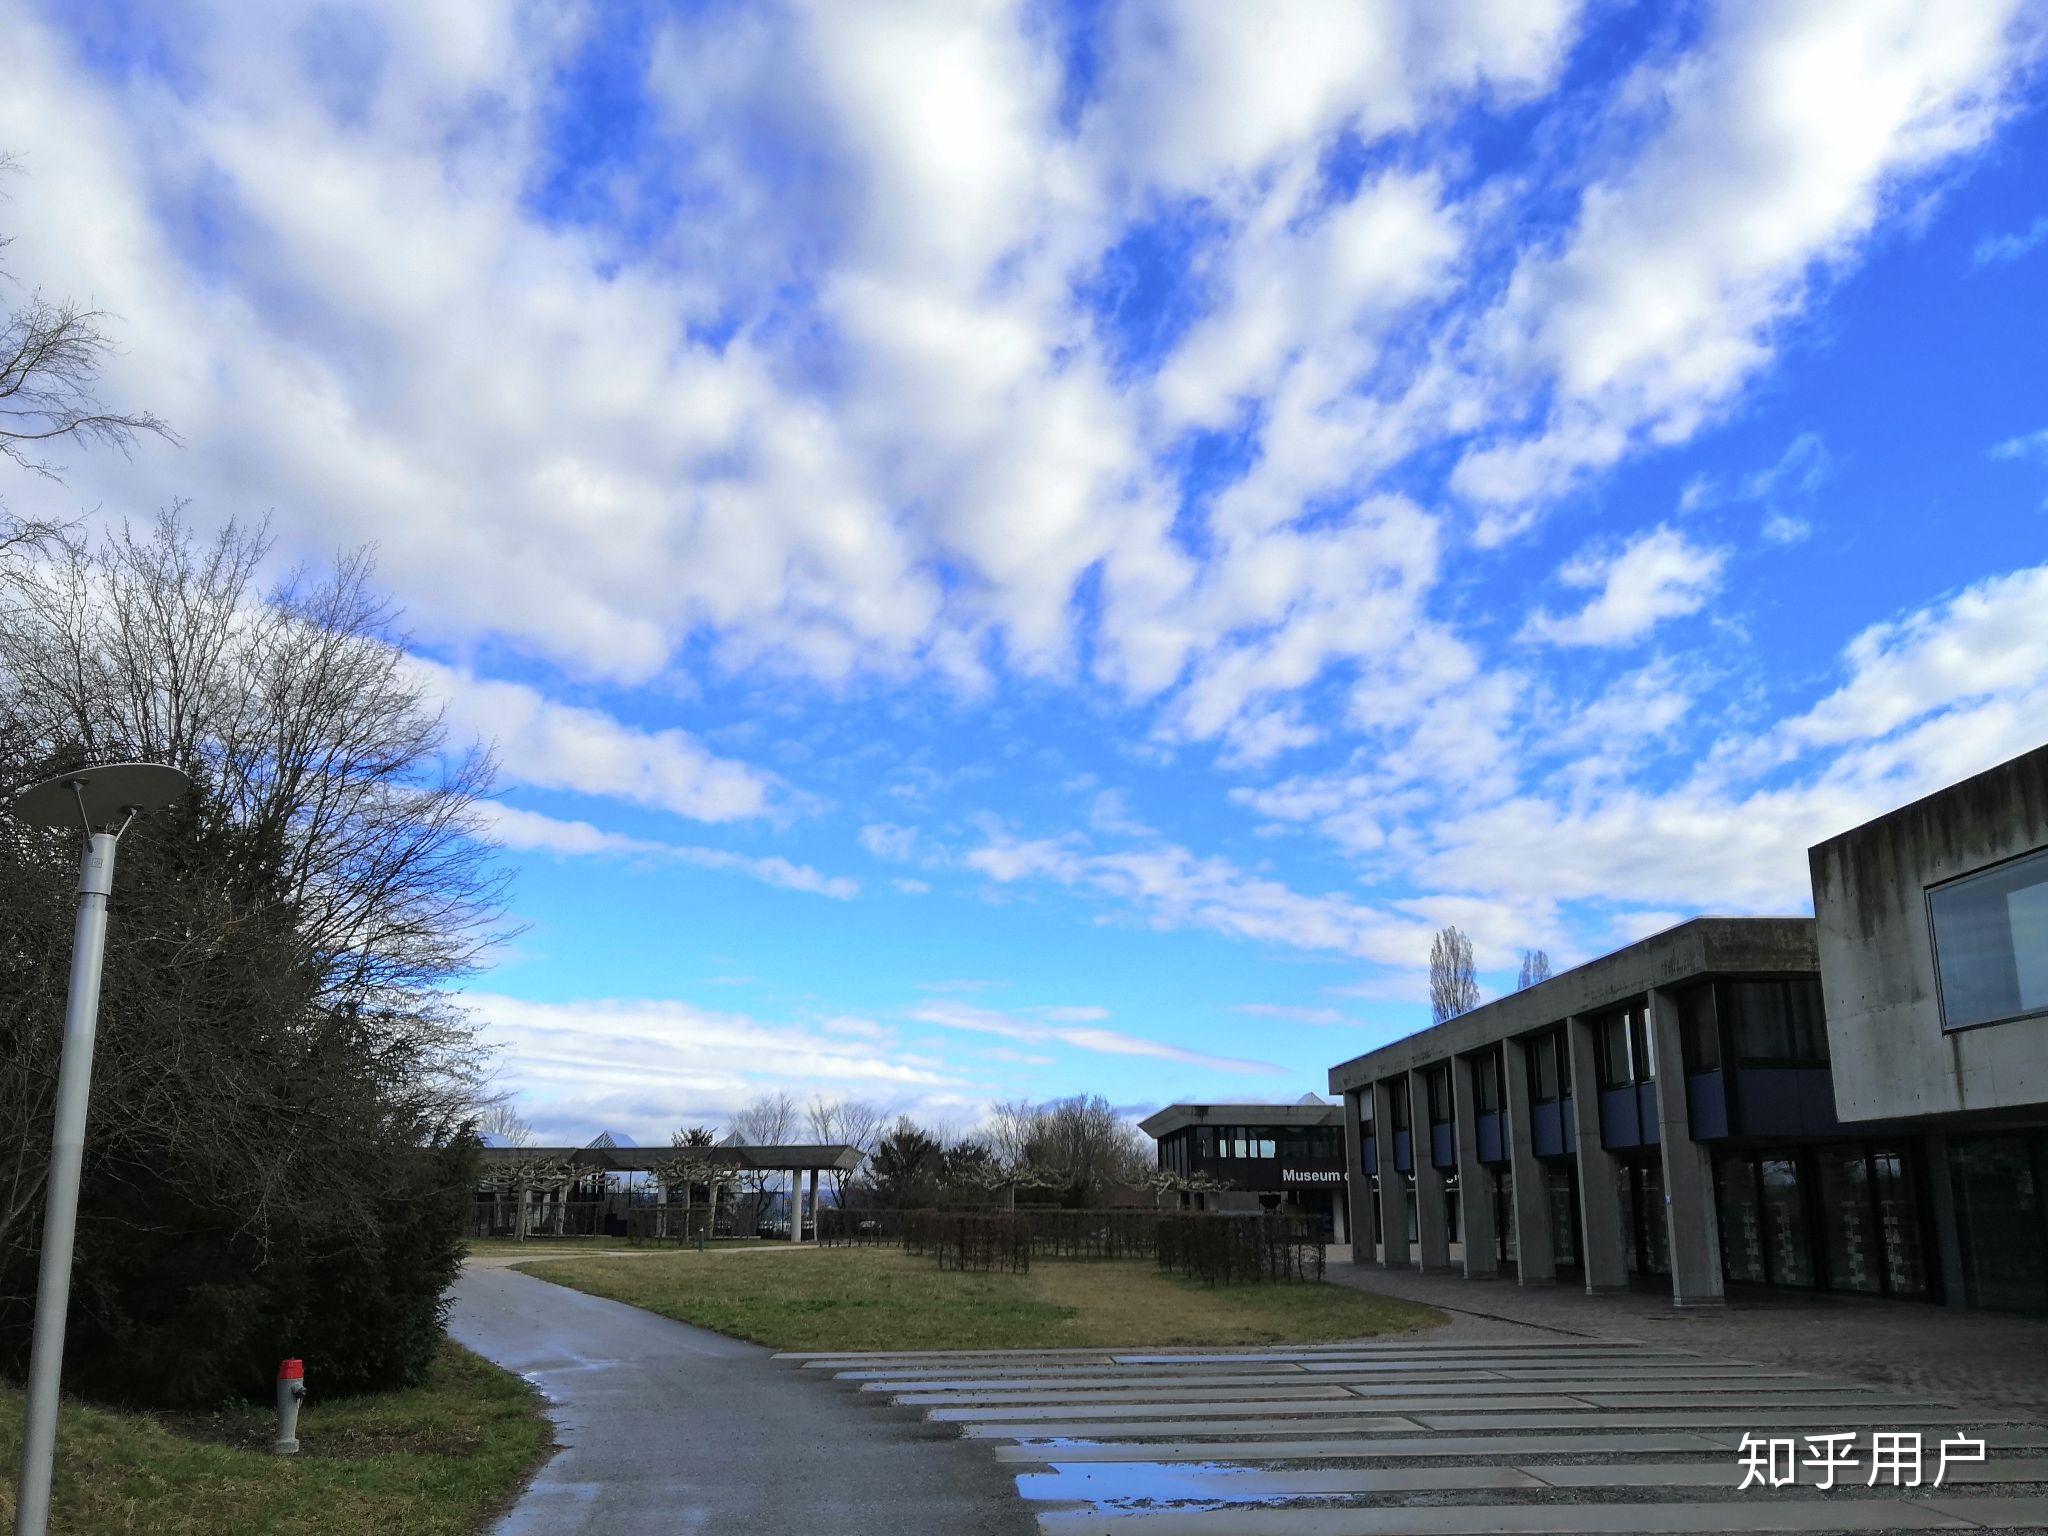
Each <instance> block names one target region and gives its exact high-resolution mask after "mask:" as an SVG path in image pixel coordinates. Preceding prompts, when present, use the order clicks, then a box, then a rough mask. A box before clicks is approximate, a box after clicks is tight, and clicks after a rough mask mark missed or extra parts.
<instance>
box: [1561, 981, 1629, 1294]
mask: <svg viewBox="0 0 2048 1536" xmlns="http://www.w3.org/2000/svg"><path fill="white" fill-rule="evenodd" d="M1564 1027H1565V1038H1566V1039H1567V1040H1569V1041H1570V1042H1571V1051H1570V1055H1571V1068H1572V1147H1573V1149H1574V1150H1575V1151H1576V1152H1577V1153H1578V1159H1579V1233H1580V1240H1581V1241H1582V1242H1583V1243H1584V1245H1585V1249H1586V1252H1585V1254H1584V1258H1585V1267H1586V1294H1587V1295H1589V1296H1592V1295H1597V1294H1599V1293H1600V1292H1602V1291H1625V1290H1627V1289H1628V1245H1627V1244H1626V1243H1625V1242H1623V1241H1622V1235H1621V1166H1620V1163H1619V1161H1618V1160H1617V1159H1616V1158H1615V1156H1614V1154H1613V1153H1611V1152H1609V1151H1608V1150H1607V1149H1606V1148H1605V1147H1604V1146H1602V1145H1601V1144H1600V1072H1599V1069H1598V1068H1597V1067H1596V1066H1595V1064H1594V1056H1593V1050H1594V1047H1593V1026H1592V1024H1591V1023H1590V1022H1589V1021H1588V1020H1586V1019H1583V1018H1581V1017H1580V1016H1579V1015H1577V1014H1573V1015H1572V1016H1571V1017H1570V1018H1569V1019H1567V1020H1565V1026H1564Z"/></svg>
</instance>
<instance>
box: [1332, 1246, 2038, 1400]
mask: <svg viewBox="0 0 2048 1536" xmlns="http://www.w3.org/2000/svg"><path fill="white" fill-rule="evenodd" d="M1329 1278H1330V1279H1331V1280H1333V1281H1335V1282H1336V1283H1337V1284H1339V1285H1349V1286H1355V1287H1358V1288H1359V1289H1362V1290H1368V1291H1375V1292H1378V1293H1379V1294H1380V1295H1383V1296H1400V1297H1403V1298H1406V1299H1407V1300H1410V1301H1421V1302H1428V1303H1429V1304H1431V1305H1432V1306H1438V1307H1444V1308H1447V1309H1455V1310H1453V1311H1452V1314H1451V1315H1452V1327H1453V1328H1455V1329H1458V1330H1460V1334H1461V1336H1462V1335H1463V1334H1465V1333H1467V1332H1470V1333H1471V1334H1472V1336H1474V1337H1478V1336H1488V1337H1503V1338H1514V1337H1523V1338H1540V1337H1544V1336H1546V1335H1547V1336H1549V1337H1557V1336H1559V1335H1563V1336H1567V1337H1581V1338H1633V1339H1643V1340H1647V1341H1650V1342H1652V1343H1656V1344H1669V1345H1673V1346H1676V1347H1678V1348H1680V1349H1688V1350H1693V1351H1695V1352H1697V1353H1700V1354H1711V1355H1720V1356H1732V1357H1733V1358H1735V1359H1737V1360H1753V1361H1758V1362H1768V1363H1770V1364H1771V1365H1774V1366H1781V1367H1790V1368H1792V1369H1794V1370H1801V1371H1818V1372H1820V1373H1821V1374H1823V1375H1831V1376H1846V1377H1849V1378H1852V1379H1854V1380H1856V1381H1863V1382H1869V1383H1870V1384H1872V1385H1874V1386H1880V1387H1890V1388H1892V1389H1893V1390H1894V1391H1899V1392H1905V1393H1915V1394H1923V1395H1932V1396H1935V1397H1940V1398H1947V1399H1950V1400H1953V1401H1956V1402H1969V1403H1977V1404H1983V1405H1985V1406H1986V1407H1991V1408H1998V1409H2000V1410H2005V1411H2011V1412H2017V1413H2021V1414H2024V1415H2025V1416H2027V1417H2029V1418H2036V1419H2041V1420H2043V1421H2044V1422H2048V1318H2039V1317H2015V1316H2011V1315H2009V1314H2000V1313H1996V1312H1972V1311H1965V1310H1963V1309H1962V1308H1959V1307H1942V1306H1935V1305H1932V1304H1930V1303H1927V1302H1914V1301H1880V1300H1876V1299H1874V1298H1865V1297H1859V1296H1829V1295H1802V1294H1800V1293H1798V1292H1793V1291H1772V1292H1768V1293H1763V1294H1757V1295H1749V1296H1743V1295H1738V1296H1736V1297H1735V1298H1734V1299H1733V1300H1731V1301H1730V1302H1729V1303H1728V1304H1727V1305H1726V1306H1724V1307H1711V1308H1687V1309H1684V1310H1681V1309H1679V1308H1677V1307H1674V1306H1672V1305H1671V1293H1670V1291H1669V1289H1668V1288H1659V1289H1656V1290H1648V1291H1635V1292H1630V1293H1626V1294H1623V1295H1618V1296H1588V1295H1587V1294H1586V1293H1585V1291H1584V1290H1583V1289H1582V1288H1580V1287H1578V1286H1570V1285H1517V1284H1516V1283H1515V1282H1514V1281H1513V1280H1512V1279H1508V1280H1467V1279H1465V1278H1464V1277H1463V1276H1461V1275H1456V1274H1447V1275H1423V1274H1418V1273H1416V1272H1415V1271H1414V1270H1412V1269H1381V1268H1380V1267H1379V1266H1378V1265H1376V1264H1370V1265H1356V1264H1348V1263H1346V1264H1334V1263H1333V1264H1332V1265H1330V1267H1329ZM1482 1329H1483V1330H1485V1332H1484V1334H1481V1333H1480V1332H1479V1330H1482ZM1443 1336H1444V1337H1448V1335H1443Z"/></svg>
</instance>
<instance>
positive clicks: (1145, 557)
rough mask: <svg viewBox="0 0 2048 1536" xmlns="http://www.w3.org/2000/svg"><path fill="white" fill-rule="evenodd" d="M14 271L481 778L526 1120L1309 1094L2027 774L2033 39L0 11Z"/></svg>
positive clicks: (1116, 22)
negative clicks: (318, 574) (1540, 964)
mask: <svg viewBox="0 0 2048 1536" xmlns="http://www.w3.org/2000/svg"><path fill="white" fill-rule="evenodd" d="M0 25H4V27H5V31H6V35H7V36H8V38H9V48H8V55H7V58H6V59H5V61H4V62H0V149H5V150H8V151H11V152H13V153H14V154H16V155H17V156H18V157H20V159H21V161H22V162H23V167H24V171H23V174H21V175H19V176H17V177H15V178H13V181H12V184H11V185H10V187H9V188H8V201H7V202H6V203H5V204H4V205H0V227H4V230H5V232H7V233H12V234H14V235H16V236H17V237H18V238H17V243H16V244H15V245H14V246H13V247H12V248H10V250H9V252H8V261H9V267H10V272H11V275H12V277H13V279H14V280H15V281H16V282H17V283H19V284H22V285H26V286H35V285H42V286H44V287H46V288H48V289H50V290H51V291H61V292H65V293H70V294H78V295H83V296H88V297H90V298H92V299H93V300H95V301H96V302H98V303H100V304H101V305H103V306H105V307H106V308H107V309H109V310H111V311H113V312H114V313H115V314H117V315H118V316H119V317H120V328H121V333H122V337H123V341H124V349H125V350H124V352H123V355H122V356H121V358H120V359H119V360H118V361H117V364H116V368H115V372H114V375H113V378H112V380H111V383H112V385H113V388H114V390H115V392H116V393H117V394H118V395H120V396H122V397H125V398H132V399H135V400H138V401H144V402H146V403H147V404H148V405H149V406H150V407H151V408H153V409H155V410H157V411H159V412H161V413H162V414H163V415H164V416H166V417H167V418H169V419H170V420H171V421H172V422H173V423H174V424H175V425H176V426H177V427H178V429H179V431H180V433H181V434H182V436H183V438H184V446H183V447H181V448H176V449H171V448H160V447H156V446H150V447H147V448H145V449H144V450H143V451H142V452H140V453H138V454H137V456H136V457H135V458H134V459H133V460H132V461H129V462H122V461H120V460H118V459H113V460H92V461H87V460H84V459H81V460H80V461H79V462H77V463H76V464H74V465H72V466H70V470H69V474H68V477H67V481H66V484H65V485H64V486H63V487H61V488H60V487H55V486H41V487H32V488H30V489H29V490H28V491H26V492H24V493H22V494H20V495H18V496H14V497H12V500H13V501H14V503H15V504H16V506H17V509H18V510H22V511H50V512H54V513H58V514H62V515H67V516H76V515H81V514H83V515H87V516H89V517H93V518H99V519H104V518H108V517H112V516H117V515H121V514H123V513H135V512H146V511H148V510H150V509H153V508H154V507H156V506H158V505H160V504H163V503H164V502H166V501H168V500H170V499H172V498H174V497H180V496H183V497H189V498H190V499H191V504H192V509H193V515H195V516H196V517H198V518H200V519H201V520H203V521H204V520H217V519H223V518H226V517H228V516H231V515H239V516H251V515H258V514H263V513H269V514H270V515H271V517H272V518H273V525H274V528H275V530H276V533H277V535H278V540H279V549H278V558H279V561H280V562H281V563H282V562H285V561H288V560H297V559H314V560H318V559H321V558H324V557H326V556H327V555H329V554H330V553H331V552H332V551H333V550H334V549H335V548H336V547H338V546H341V545H346V544H351V543H356V542H363V541H370V542H374V543H375V544H376V545H377V546H378V550H379V560H380V573H381V576H382V579H383V580H384V581H385V582H386V583H387V584H388V585H389V587H390V588H391V590H392V592H393V593H394V595H395V596H396V598H397V599H398V601H399V602H400V603H401V604H402V605H403V607H404V609H405V613H406V621H407V624H408V626H409V628H410V630H411V632H412V635H413V637H414V638H413V642H412V647H413V652H414V655H415V656H416V658H417V665H418V668H419V674H420V676H421V678H422V680H423V682H424V683H425V685H426V686H428V687H429V688H431V689H432V690H433V691H434V692H435V693H436V694H437V695H438V696H439V697H441V698H443V699H444V700H445V701H446V704H447V707H448V711H449V716H450V719H451V722H452V723H453V724H454V725H455V726H456V728H457V729H458V730H459V731H460V732H462V733H464V734H466V735H475V736H478V737H482V738H485V739H489V740H492V741H494V742H496V743H497V744H498V747H499V750H500V753H501V757H502V760H503V764H504V784H503V790H502V794H501V795H500V797H499V800H498V801H497V802H496V803H495V808H494V810H493V813H492V814H493V819H494V824H495V827H496V830H497V835H498V837H499V838H500V840H501V841H502V842H503V844H504V845H505V848H506V852H505V855H504V856H505V857H506V858H507V859H508V860H509V861H510V862H511V863H512V864H513V865H514V866H515V867H516V869H517V873H518V882H517V887H516V899H515V907H516V916H517V917H518V919H519V920H520V921H521V922H522V923H523V924H524V930H523V932H522V933H521V934H520V935H519V937H518V938H517V939H516V940H514V941H512V942H511V943H509V944H508V945H507V946H506V948H505V950H504V952H503V953H502V955H501V956H500V957H499V962H498V964H497V965H496V966H495V967H494V968H493V969H492V970H491V971H490V972H489V973H488V974H486V975H484V976H481V977H479V978H478V979H477V981H476V982H475V984H474V985H473V987H472V988H471V989H470V990H471V1000H472V1003H473V1005H474V1007H475V1008H476V1010H477V1014H478V1017H479V1019H480V1020H481V1021H482V1023H483V1025H484V1027H485V1029H486V1031H487V1033H488V1036H489V1038H490V1039H491V1040H492V1041H493V1043H494V1044H495V1045H496V1046H497V1047H498V1048H499V1050H500V1051H501V1053H502V1060H503V1071H504V1082H505V1085H506V1087H507V1088H508V1089H509V1090H511V1091H512V1092H513V1093H514V1094H515V1095H516V1096H517V1098H518V1101H519V1102H520V1104H521V1106H522V1107H523V1108H524V1109H525V1111H526V1112H527V1113H528V1115H529V1116H530V1117H531V1118H532V1119H533V1120H534V1121H535V1122H536V1124H537V1125H538V1126H539V1127H540V1128H541V1129H542V1130H543V1131H544V1132H546V1133H548V1134H552V1135H560V1136H563V1137H565V1138H567V1137H582V1136H586V1135H588V1134H592V1133H594V1132H595V1131H597V1130H599V1129H611V1130H614V1131H616V1132H619V1133H623V1134H626V1135H630V1136H633V1137H635V1138H638V1139H648V1138H655V1137H659V1136H661V1135H663V1134H665V1132H666V1131H667V1130H668V1129H669V1128H671V1127H673V1126H674V1125H676V1124H679V1123H683V1122H689V1121H697V1120H713V1121H716V1120H721V1119H723V1118H725V1117H727V1116H729V1115H730V1114H731V1113H732V1112H733V1111H734V1110H735V1109H737V1108H738V1107H740V1106H741V1105H743V1104H745V1103H746V1102H747V1101H748V1100H750V1099H751V1098H753V1097H755V1096H756V1095H758V1094H761V1093H764V1092H772V1091H776V1090H781V1089H787V1090H789V1091H791V1092H793V1093H796V1094H798V1095H799V1096H800V1097H803V1098H805V1099H810V1098H813V1097H816V1096H823V1097H825V1098H833V1097H852V1098H859V1099H863V1100H868V1101H871V1102H874V1103H876V1104H880V1105H882V1106H884V1107H887V1108H889V1109H892V1110H893V1109H902V1110H906V1111H910V1112H913V1113H917V1114H919V1115H922V1116H924V1117H926V1118H928V1119H932V1120H935V1121H938V1122H941V1123H943V1124H946V1125H948V1126H951V1127H955V1128H961V1129H964V1128H967V1127H970V1126H971V1125H972V1124H973V1123H974V1121H975V1120H976V1118H977V1116H978V1115H979V1113H980V1112H981V1107H982V1106H983V1105H985V1104H986V1102H987V1101H988V1100H990V1099H992V1098H995V1097H1011V1096H1026V1097H1033V1098H1043V1097H1050V1096H1053V1095H1056V1094H1064V1093H1072V1092H1082V1091H1090V1092H1096V1091H1099V1092H1102V1093H1104V1094H1107V1095H1108V1096H1109V1097H1110V1098H1111V1099H1112V1100H1113V1101H1115V1102H1116V1103H1118V1104H1120V1105H1124V1106H1128V1107H1130V1108H1131V1109H1133V1110H1134V1111H1137V1110H1143V1109H1149V1108H1150V1107H1152V1106H1155V1105H1157V1104H1159V1103H1162V1102H1166V1101H1169V1100H1172V1099H1175V1098H1197V1099H1223V1098H1254V1099H1263V1098H1272V1099H1285V1098H1292V1097H1294V1096H1297V1095H1298V1094H1300V1093H1301V1092H1303V1091H1306V1090H1309V1089H1319V1088H1321V1087H1322V1085H1323V1073H1324V1071H1325V1070H1326V1069H1327V1067H1328V1066H1329V1065H1330V1064H1331V1063H1333V1062H1335V1061H1338V1060H1341V1059H1344V1058H1346V1057H1349V1056H1352V1055H1355V1054H1357V1053H1359V1052H1360V1051H1363V1050H1366V1049H1369V1048H1371V1047H1372V1046H1374V1045H1376V1044H1378V1043H1380V1042H1382V1041H1384V1040H1386V1039H1388V1038H1391V1037H1392V1036H1394V1035H1396V1034H1399V1033H1403V1032H1406V1031H1407V1030H1409V1029H1412V1028H1414V1027H1416V1026H1417V1025H1418V1024H1419V1023H1421V1022H1423V1021H1424V1020H1425V1018H1426V1012H1425V1003H1424V997H1425V992H1424V976H1423V971H1424V963H1425V960H1426V956H1427V950H1428V943H1429V935H1430V933H1431V931H1432V930H1433V929H1435V928H1436V927H1437V926H1439V925H1440V924H1443V923H1447V922H1456V923H1458V924H1459V925H1460V926H1462V927H1464V928H1465V929H1466V930H1467V931H1468V932H1470V933H1471V934H1472V935H1473V937H1474V940H1475V942H1476V945H1477V949H1478V956H1479V963H1480V969H1481V973H1482V975H1481V979H1482V985H1483V987H1484V988H1485V989H1486V990H1487V991H1488V992H1489V993H1491V992H1497V991H1499V990H1502V989H1504V988H1506V987H1507V986H1509V985H1511V984H1512V978H1513V974H1514V970H1515V967H1516V964H1517V962H1518V960H1519V957H1520V953H1521V951H1522V949H1523V948H1525V947H1542V948H1544V949H1546V950H1548V952H1549V953H1550V955H1551V956H1552V957H1553V959H1554V960H1555V961H1556V962H1557V963H1558V964H1559V965H1560V966H1562V965H1565V964H1569V963H1572V962H1573V961H1575V960H1579V959H1584V958H1586V957H1589V956H1591V955H1594V954H1598V953H1601V952H1603V951H1605V950H1607V949H1610V948H1612V947H1614V946H1616V945H1617V944H1620V943H1624V942H1627V941H1628V940H1629V939H1631V938H1633V937H1635V936H1638V935H1640V934H1642V933H1645V932H1649V931H1652V930H1654V929H1656V928H1659V927H1662V926H1665V925H1667V924H1669V923H1671V922H1673V921H1676V920H1678V919H1680V918H1683V917H1685V916H1688V915H1691V914H1693V913H1697V912H1703V911H1710V912H1784V911H1799V910H1803V909H1804V908H1805V906H1806V903H1807V896H1806V887H1805V849H1806V847H1807V846H1808V845H1809V844H1811V843H1813V842H1815V841H1817V840H1819V839H1820V838H1822V837H1825V836H1827V835H1830V834H1831V833H1833V832H1836V831H1838V830H1840V829H1842V828H1843V827H1846V826H1849V825H1852V824H1854V823H1856V822H1858V821H1860V820H1863V819H1865V818H1867V817H1868V816H1870V815H1873V814H1876V813H1878V812H1881V811H1883V810H1885V809H1887V808H1889V807H1890V806H1892V805H1894V804H1897V803H1899V802H1900V801H1902V800H1905V799H1909V798H1912V797H1913V796H1916V795H1918V794H1921V793H1924V792H1926V791H1928V790H1930V789H1933V788H1935V787H1938V786H1939V785H1941V784H1944V783H1947V782H1950V781H1952V780H1953V779H1955V778H1958V777H1961V776H1963V775H1965V774H1968V773H1970V772H1974V771H1976V770H1978V769H1981V768H1983V767H1986V766H1989V765H1990V764H1992V763H1994V762H1998V761H2001V760H2003V759H2004V758H2006V757H2009V756H2011V755H2013V754H2015V753H2017V752H2019V751H2022V750H2025V749H2027V748H2029V747H2032V746H2036V745H2039V744H2040V742H2041V741H2042V739H2043V738H2044V736H2048V668H2044V666H2043V661H2044V658H2048V564H2044V561H2048V510H2044V509H2048V380H2044V373H2043V370H2042V369H2041V367H2040V359H2041V358H2042V357H2043V356H2044V355H2048V304H2044V302H2043V294H2044V292H2048V183H2044V180H2043V177H2042V174H2041V170H2040V167H2041V166H2042V165H2044V164H2048V120H2044V117H2043V115H2042V113H2041V112H2040V111H2039V110H2038V102H2039V95H2040V84H2041V81H2040V55H2041V49H2042V44H2043V33H2044V26H2048V18H2044V13H2043V9H2042V6H2041V5H2040V4H2038V3H2035V4H2029V3H2026V0H1950V3H1948V4H1944V5H1942V6H1939V7H1932V6H1927V5H1925V4H1922V3H1917V0H1769V3H1765V0H1722V3H1703V4H1688V5H1678V6H1654V5H1646V4H1625V3H1619V0H1594V3H1578V0H1455V3H1453V0H1437V3H1432V4H1426V5H1425V4H1413V5H1400V4H1392V3H1389V4H1383V5H1374V6H1336V5H1331V6H1326V7H1319V6H1312V5H1309V6H1300V7H1293V8H1288V9H1286V10H1281V11H1275V10H1267V9H1263V8H1251V7H1225V6H1215V7H1186V8H1178V9H1176V8H1168V7H1153V6H1142V5H1136V4H1115V3H1106V0H1105V3H1090V4H1074V5H1065V6H1062V5H1053V4H1044V3H1040V4H1025V5H1001V4H986V5H982V4H974V5H969V4H958V3H946V4H934V5H917V4H910V3H903V4H880V5H875V6H864V7H851V6H842V5H833V4H819V5H814V6H803V5H765V4H763V5H746V6H742V5H720V4H701V5H679V6H673V7H665V6H654V5H647V6H609V7H579V6H575V5H571V4H560V5H535V6H530V7H519V6H506V7H485V6H474V5H467V4H447V5H432V4H397V3H393V4H389V5H352V6H347V7H340V6H317V5H265V6H260V7H258V6H238V5H231V4H220V5H191V6H180V7H176V8H161V7H141V8H134V9H129V8H127V7H122V6H113V5H104V6H103V5H93V4H74V5H62V6H58V5H39V4H35V3H28V0H7V3H0Z"/></svg>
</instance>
